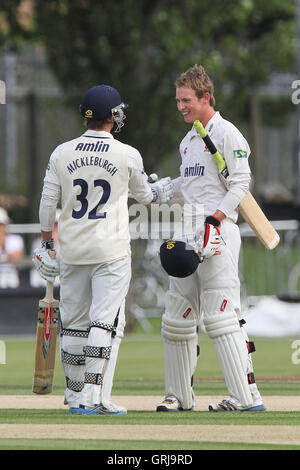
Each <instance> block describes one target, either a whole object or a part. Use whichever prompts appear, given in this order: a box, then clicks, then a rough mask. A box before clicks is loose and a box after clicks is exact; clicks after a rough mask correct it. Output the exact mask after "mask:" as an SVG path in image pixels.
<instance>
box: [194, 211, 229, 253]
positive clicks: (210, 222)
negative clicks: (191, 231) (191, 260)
mask: <svg viewBox="0 0 300 470" xmlns="http://www.w3.org/2000/svg"><path fill="white" fill-rule="evenodd" d="M219 226H220V221H219V220H218V219H216V218H215V217H213V216H212V215H210V216H208V217H206V219H205V221H204V231H203V232H201V233H200V234H199V237H200V239H199V242H198V250H199V252H200V255H201V258H202V259H207V258H211V257H212V256H214V255H215V254H216V252H217V251H218V249H219V248H220V246H221V245H224V244H225V243H224V240H223V238H222V236H221V232H220V228H219Z"/></svg>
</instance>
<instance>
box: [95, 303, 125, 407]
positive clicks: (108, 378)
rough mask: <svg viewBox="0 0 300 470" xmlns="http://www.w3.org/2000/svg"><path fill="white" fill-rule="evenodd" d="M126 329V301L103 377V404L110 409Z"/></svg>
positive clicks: (120, 312)
mask: <svg viewBox="0 0 300 470" xmlns="http://www.w3.org/2000/svg"><path fill="white" fill-rule="evenodd" d="M124 328H125V301H124V302H123V304H122V306H121V308H120V311H119V320H118V326H117V330H116V335H115V336H114V337H113V338H112V340H111V353H110V359H109V361H107V362H106V368H105V371H104V376H103V384H102V390H101V403H102V404H103V405H104V406H106V407H108V404H109V403H110V402H111V391H112V387H113V378H114V374H115V368H116V364H117V359H118V353H119V347H120V344H121V341H122V338H123V336H124Z"/></svg>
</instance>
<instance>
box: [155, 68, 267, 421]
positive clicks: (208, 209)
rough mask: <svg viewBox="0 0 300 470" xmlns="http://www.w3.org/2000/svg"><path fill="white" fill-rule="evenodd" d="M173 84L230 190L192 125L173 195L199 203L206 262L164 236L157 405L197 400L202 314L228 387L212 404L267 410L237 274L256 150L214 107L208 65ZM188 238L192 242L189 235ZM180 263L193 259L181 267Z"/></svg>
mask: <svg viewBox="0 0 300 470" xmlns="http://www.w3.org/2000/svg"><path fill="white" fill-rule="evenodd" d="M175 87H176V101H177V108H178V110H179V112H181V114H182V115H183V118H184V120H185V122H187V123H191V124H192V123H193V122H194V121H195V120H199V121H201V122H202V124H203V126H204V127H205V129H206V132H207V133H208V134H209V135H210V136H211V138H212V140H213V142H214V144H215V146H216V147H217V149H218V150H219V152H220V153H221V155H222V156H223V158H224V159H225V161H226V164H227V167H228V170H229V177H228V189H227V188H225V186H224V185H223V184H222V182H221V181H220V179H219V176H218V168H217V165H216V163H215V161H214V159H213V157H212V156H211V154H210V152H209V151H208V149H207V147H206V146H205V143H204V142H203V140H202V138H201V137H200V136H199V135H198V133H197V131H196V129H195V128H194V126H193V127H192V129H191V130H190V131H189V132H188V133H187V135H186V136H185V137H184V139H183V140H182V142H181V144H180V154H181V158H182V164H181V167H180V177H179V178H177V179H175V180H173V183H174V188H175V189H174V197H177V196H178V194H181V196H182V197H183V200H184V204H189V205H191V206H196V205H199V204H201V207H202V210H203V213H202V214H201V215H202V219H201V217H200V218H199V220H198V221H197V218H196V226H195V233H194V234H193V235H194V237H193V240H194V244H193V247H192V250H193V249H194V250H195V251H196V252H198V253H200V255H201V257H202V260H203V262H201V263H200V264H199V262H197V261H196V262H195V263H194V261H195V258H194V257H195V251H189V250H187V251H186V252H185V253H184V254H183V253H182V251H181V244H180V243H176V242H175V243H170V242H166V243H165V244H164V245H163V246H162V248H161V260H162V265H163V266H164V267H165V269H166V270H167V272H168V274H169V275H170V286H169V291H168V293H167V298H166V308H165V313H164V315H163V318H162V337H163V342H164V354H165V392H166V396H165V399H164V400H163V402H161V403H159V405H158V406H157V411H180V410H192V409H193V407H194V405H195V399H194V393H193V389H192V380H193V374H194V371H195V368H196V363H197V356H198V350H199V349H198V345H197V343H198V334H197V331H198V330H197V328H198V326H199V323H200V319H202V320H203V324H204V327H205V330H206V333H207V334H208V336H209V337H210V338H211V339H212V341H213V342H214V345H215V349H216V352H217V356H218V358H219V361H220V365H221V368H222V371H223V375H224V379H225V382H226V385H227V388H228V393H229V397H228V398H225V399H224V400H223V401H222V402H221V403H212V404H210V405H209V410H211V411H215V412H218V411H263V410H265V407H264V405H263V401H262V398H261V396H260V393H259V391H258V388H257V385H256V383H255V378H254V374H253V366H252V359H251V352H252V351H253V350H254V345H253V343H252V342H249V339H248V337H247V334H246V332H245V328H243V327H242V325H243V323H244V321H243V320H242V318H241V303H240V281H239V276H238V260H239V251H240V245H241V238H240V233H239V228H238V226H237V224H236V221H237V218H238V205H239V203H240V201H241V200H242V199H243V197H244V196H245V195H246V193H247V191H248V188H249V183H250V178H251V175H250V168H249V165H248V157H249V154H250V149H249V146H248V143H247V141H246V140H245V138H244V137H243V135H242V134H241V133H240V132H239V130H238V129H237V128H236V127H235V126H234V125H233V124H231V123H230V122H229V121H227V120H225V119H223V118H222V116H221V115H220V113H219V112H216V111H215V109H214V106H215V99H214V96H213V93H214V88H213V84H212V82H211V80H210V78H209V77H208V75H207V74H206V72H205V70H204V69H203V67H202V66H197V65H195V66H194V67H191V68H190V69H189V70H187V71H186V72H185V73H183V74H182V75H180V77H178V79H177V80H176V82H175ZM189 236H190V234H189ZM174 239H175V240H176V237H175V236H174ZM185 241H186V242H188V244H190V242H191V240H190V239H189V238H188V237H186V238H185ZM181 243H182V242H181ZM187 247H188V245H186V248H187ZM188 253H190V255H191V253H192V255H191V256H190V257H189V256H188ZM189 260H190V261H189ZM181 262H184V263H185V262H186V263H187V264H189V262H191V263H192V264H191V265H190V266H188V265H187V267H186V268H184V270H183V271H182V272H178V270H179V269H182V265H181V264H180V263H181ZM193 263H194V264H193ZM192 265H193V268H192V271H191V270H190V268H191V266H192ZM191 272H192V274H191Z"/></svg>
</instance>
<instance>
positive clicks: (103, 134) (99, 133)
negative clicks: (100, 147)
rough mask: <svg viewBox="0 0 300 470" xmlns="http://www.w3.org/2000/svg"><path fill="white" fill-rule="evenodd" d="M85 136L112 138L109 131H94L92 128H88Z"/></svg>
mask: <svg viewBox="0 0 300 470" xmlns="http://www.w3.org/2000/svg"><path fill="white" fill-rule="evenodd" d="M83 135H84V136H85V137H98V138H104V139H113V138H114V136H113V135H112V134H111V133H110V132H106V131H94V130H92V129H88V130H87V131H86V132H85V133H84V134H83Z"/></svg>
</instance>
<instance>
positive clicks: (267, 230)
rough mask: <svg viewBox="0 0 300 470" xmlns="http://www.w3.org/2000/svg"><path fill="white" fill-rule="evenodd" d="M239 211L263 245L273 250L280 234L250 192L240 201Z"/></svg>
mask: <svg viewBox="0 0 300 470" xmlns="http://www.w3.org/2000/svg"><path fill="white" fill-rule="evenodd" d="M239 211H240V213H241V215H242V217H243V219H244V220H245V222H247V224H248V225H249V227H251V228H252V230H253V232H254V233H255V235H256V236H257V238H259V240H260V241H261V242H262V243H263V245H264V246H265V247H266V248H268V250H273V249H274V248H275V247H276V246H277V245H278V243H279V242H280V236H279V235H278V233H277V232H276V230H275V229H274V227H273V225H272V224H271V222H270V221H269V220H268V219H267V217H266V216H265V214H264V212H263V211H262V209H261V208H260V207H259V205H258V204H257V202H256V200H255V199H254V197H253V196H252V194H251V193H250V192H248V193H247V194H246V196H245V197H244V199H243V200H242V201H241V203H240V205H239Z"/></svg>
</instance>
